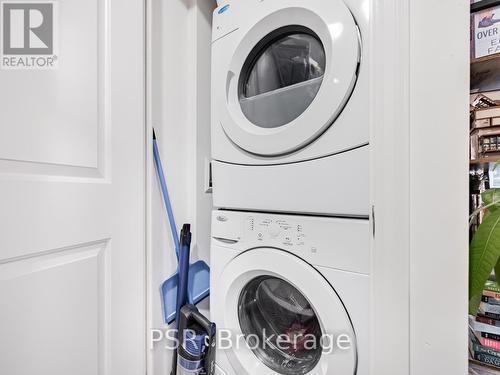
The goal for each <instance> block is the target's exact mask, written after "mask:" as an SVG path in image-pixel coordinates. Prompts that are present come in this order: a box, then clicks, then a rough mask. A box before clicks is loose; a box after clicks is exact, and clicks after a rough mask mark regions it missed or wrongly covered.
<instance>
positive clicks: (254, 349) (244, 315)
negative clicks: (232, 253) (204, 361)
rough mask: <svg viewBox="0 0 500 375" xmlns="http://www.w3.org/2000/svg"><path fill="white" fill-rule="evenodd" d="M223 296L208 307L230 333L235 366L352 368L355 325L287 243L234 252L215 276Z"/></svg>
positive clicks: (288, 374) (249, 372)
mask: <svg viewBox="0 0 500 375" xmlns="http://www.w3.org/2000/svg"><path fill="white" fill-rule="evenodd" d="M218 285H220V286H221V287H222V288H223V290H219V292H220V293H221V294H220V295H221V296H223V298H224V301H225V303H224V304H223V305H219V306H213V307H212V308H214V309H216V310H217V313H216V314H217V316H220V317H222V322H223V324H224V326H221V325H220V323H221V322H218V324H219V326H218V329H219V330H226V331H225V332H226V333H230V334H231V336H232V338H233V340H231V342H232V345H230V347H229V348H227V349H226V350H225V353H226V355H227V356H228V359H229V361H230V362H231V365H232V366H233V368H234V370H235V373H237V374H246V375H276V374H283V375H298V374H313V375H319V374H322V375H323V374H339V375H352V374H354V373H355V371H356V365H357V354H356V338H355V335H354V330H353V327H352V324H351V321H350V319H349V316H348V313H347V312H346V310H345V308H344V305H343V303H342V301H341V300H340V298H339V297H338V295H337V294H336V292H335V290H334V289H333V288H332V286H331V285H330V284H329V283H328V282H327V281H326V280H325V279H324V278H323V277H322V276H321V274H319V273H318V271H316V270H315V269H314V268H313V267H311V266H310V265H309V264H308V263H306V262H304V261H302V260H301V259H300V258H298V257H296V256H295V255H292V254H290V253H288V252H286V251H281V250H277V249H272V248H259V249H253V250H249V251H247V252H245V253H242V254H241V255H239V256H238V257H236V258H235V259H234V260H232V261H231V262H230V263H229V264H228V266H227V267H226V268H225V270H224V272H223V273H222V276H221V279H220V280H219V282H218Z"/></svg>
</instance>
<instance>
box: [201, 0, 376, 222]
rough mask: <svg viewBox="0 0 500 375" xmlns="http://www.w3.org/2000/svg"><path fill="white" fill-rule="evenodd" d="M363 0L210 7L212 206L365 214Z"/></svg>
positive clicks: (259, 0)
mask: <svg viewBox="0 0 500 375" xmlns="http://www.w3.org/2000/svg"><path fill="white" fill-rule="evenodd" d="M369 7H370V3H369V0H328V1H324V0H232V1H230V2H229V3H228V4H226V5H222V6H220V7H219V8H217V9H216V10H215V12H214V19H213V39H212V77H211V79H212V157H213V164H212V172H213V183H214V204H215V206H216V207H219V208H228V209H242V210H243V209H244V210H256V211H267V212H273V211H277V212H300V213H310V214H326V215H346V216H361V217H363V216H364V217H366V216H368V213H369V115H368V114H369V108H368V107H369V100H368V99H369V79H368V78H369V65H368V60H369V43H368V42H369V37H368V31H369Z"/></svg>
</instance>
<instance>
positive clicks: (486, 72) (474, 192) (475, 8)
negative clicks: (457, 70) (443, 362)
mask: <svg viewBox="0 0 500 375" xmlns="http://www.w3.org/2000/svg"><path fill="white" fill-rule="evenodd" d="M497 6H500V0H482V1H479V2H476V3H474V4H471V7H470V10H471V15H472V14H474V13H477V12H481V11H484V10H487V9H489V8H492V7H497ZM473 18H474V17H471V20H472V19H473ZM474 27H475V25H474ZM474 33H475V30H474ZM471 35H472V34H471ZM474 38H475V36H474ZM471 48H474V47H473V46H472V45H471ZM470 79H471V92H472V91H474V92H475V93H484V94H485V95H486V96H488V95H487V94H486V93H487V92H490V91H496V90H499V91H500V53H496V54H492V55H488V56H484V57H480V58H471V61H470ZM488 97H489V98H490V99H491V100H492V101H496V102H497V104H498V103H499V98H498V97H496V98H495V99H493V98H492V97H491V96H488ZM492 108H496V107H492ZM492 117H495V118H497V117H496V116H495V115H492ZM471 118H473V119H474V118H475V116H471ZM491 123H492V119H490V125H491ZM473 125H474V126H475V125H476V123H475V122H474V123H473ZM477 129H483V128H477ZM477 129H472V130H471V142H472V141H473V139H474V140H475V141H474V142H475V145H474V148H473V149H474V151H473V152H471V155H474V157H478V158H477V159H474V160H470V162H469V170H470V210H471V212H473V211H474V210H475V208H477V207H476V206H479V205H481V201H482V198H481V193H482V192H483V191H484V190H485V189H488V188H489V184H490V182H489V180H488V172H489V169H490V165H491V163H496V162H498V161H499V160H500V156H499V154H500V151H499V150H498V149H497V147H495V150H494V152H493V153H491V152H489V150H488V149H487V148H486V147H483V145H482V142H483V141H482V140H481V137H488V136H489V135H488V133H486V134H484V132H483V131H482V130H477ZM486 129H488V130H487V131H488V132H489V131H490V130H491V135H492V136H495V135H496V133H497V132H498V134H500V125H493V126H487V127H486ZM481 133H483V135H481ZM474 134H475V138H474ZM495 145H496V143H495ZM495 153H496V154H495ZM481 221H482V214H480V215H479V216H478V217H477V218H476V220H475V222H474V224H473V225H472V226H471V228H470V232H469V234H470V236H471V238H472V236H473V235H474V233H475V231H476V230H477V228H478V225H479V224H480V223H481ZM474 358H475V357H474ZM470 363H471V368H474V369H476V370H475V371H471V370H470V373H471V374H476V373H479V374H482V373H484V374H488V375H490V374H499V375H500V371H499V370H498V368H496V367H491V366H489V365H487V364H484V363H482V362H478V361H475V360H474V359H470ZM478 369H480V370H478ZM476 371H477V372H476Z"/></svg>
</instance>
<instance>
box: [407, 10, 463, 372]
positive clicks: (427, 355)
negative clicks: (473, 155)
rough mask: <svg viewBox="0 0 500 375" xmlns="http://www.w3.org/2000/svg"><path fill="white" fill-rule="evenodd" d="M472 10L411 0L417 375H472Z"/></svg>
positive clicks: (412, 271)
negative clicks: (469, 219) (469, 362)
mask: <svg viewBox="0 0 500 375" xmlns="http://www.w3.org/2000/svg"><path fill="white" fill-rule="evenodd" d="M469 6H470V4H469V2H467V1H456V0H442V1H433V0H419V1H410V14H411V17H410V89H411V90H410V139H411V145H410V172H411V174H410V201H411V206H410V212H411V220H410V264H411V268H410V285H411V299H410V305H411V315H410V317H411V326H410V335H411V363H412V374H456V375H465V374H466V373H467V372H466V368H467V333H468V331H467V301H468V278H467V275H468V235H469V231H468V225H467V217H468V188H469V179H468V176H469V157H468V156H469V151H468V144H469V121H468V118H469V99H468V91H469V19H470V18H469V17H470V16H469V12H470V10H469Z"/></svg>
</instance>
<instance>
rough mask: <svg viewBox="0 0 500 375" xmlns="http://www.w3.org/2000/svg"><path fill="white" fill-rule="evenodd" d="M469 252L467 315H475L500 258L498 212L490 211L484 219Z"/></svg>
mask: <svg viewBox="0 0 500 375" xmlns="http://www.w3.org/2000/svg"><path fill="white" fill-rule="evenodd" d="M469 251H470V253H469V313H470V314H471V315H475V314H476V313H477V309H478V308H479V303H480V301H481V295H482V292H483V288H484V284H485V283H486V280H488V277H489V276H490V274H491V271H492V270H493V268H494V267H495V266H496V265H497V262H498V260H499V258H500V210H493V211H490V214H489V215H487V216H486V217H485V218H484V220H483V222H482V223H481V225H480V226H479V228H478V229H477V231H476V233H475V235H474V238H473V239H472V242H471V244H470V249H469Z"/></svg>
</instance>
